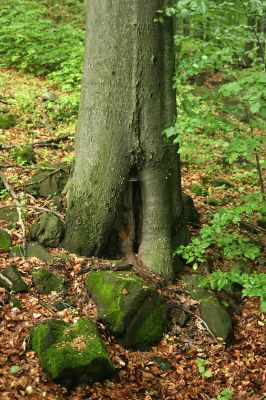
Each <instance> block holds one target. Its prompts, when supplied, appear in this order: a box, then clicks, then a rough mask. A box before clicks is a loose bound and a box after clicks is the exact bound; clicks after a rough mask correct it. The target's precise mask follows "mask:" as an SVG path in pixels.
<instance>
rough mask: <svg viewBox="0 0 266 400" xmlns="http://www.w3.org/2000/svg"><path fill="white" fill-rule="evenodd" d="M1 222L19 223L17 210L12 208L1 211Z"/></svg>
mask: <svg viewBox="0 0 266 400" xmlns="http://www.w3.org/2000/svg"><path fill="white" fill-rule="evenodd" d="M0 220H2V221H7V222H18V212H17V210H16V209H14V208H11V207H6V208H2V209H0Z"/></svg>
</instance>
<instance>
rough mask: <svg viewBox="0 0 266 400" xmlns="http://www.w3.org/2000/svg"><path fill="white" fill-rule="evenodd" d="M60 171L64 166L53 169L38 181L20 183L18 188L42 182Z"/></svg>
mask: <svg viewBox="0 0 266 400" xmlns="http://www.w3.org/2000/svg"><path fill="white" fill-rule="evenodd" d="M60 171H62V168H56V169H53V170H52V171H51V172H50V173H49V174H48V175H45V176H44V177H43V178H42V179H39V180H38V181H34V182H30V183H26V184H25V185H19V186H17V189H18V188H21V187H24V186H26V187H28V186H32V185H36V184H38V183H42V182H43V181H45V180H46V179H47V178H49V177H50V176H51V175H54V174H56V173H57V172H60Z"/></svg>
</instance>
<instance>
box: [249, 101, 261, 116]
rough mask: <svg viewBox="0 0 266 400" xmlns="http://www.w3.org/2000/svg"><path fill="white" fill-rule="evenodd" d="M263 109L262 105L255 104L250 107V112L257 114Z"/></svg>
mask: <svg viewBox="0 0 266 400" xmlns="http://www.w3.org/2000/svg"><path fill="white" fill-rule="evenodd" d="M260 108H261V104H260V103H258V102H257V103H253V104H251V106H250V111H251V112H252V114H256V113H257V112H258V111H259V110H260Z"/></svg>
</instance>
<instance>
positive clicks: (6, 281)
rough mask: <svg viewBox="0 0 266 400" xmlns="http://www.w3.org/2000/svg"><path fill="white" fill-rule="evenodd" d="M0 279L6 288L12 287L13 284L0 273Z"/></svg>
mask: <svg viewBox="0 0 266 400" xmlns="http://www.w3.org/2000/svg"><path fill="white" fill-rule="evenodd" d="M0 279H1V281H3V282H5V284H6V285H7V286H9V287H12V286H13V283H12V282H11V281H10V280H9V279H8V278H7V277H6V276H5V275H3V274H1V272H0Z"/></svg>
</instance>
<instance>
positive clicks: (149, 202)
mask: <svg viewBox="0 0 266 400" xmlns="http://www.w3.org/2000/svg"><path fill="white" fill-rule="evenodd" d="M163 3H164V2H163V1H162V0H154V1H147V2H143V0H134V1H133V0H132V1H130V2H125V1H123V0H102V1H101V2H99V0H90V3H89V5H90V7H89V10H88V15H87V38H86V54H85V66H84V76H83V85H82V95H81V105H80V112H79V126H78V132H77V142H76V161H75V168H74V173H73V178H72V180H71V183H70V190H69V194H68V207H67V218H66V237H65V242H64V245H65V246H66V247H67V248H68V249H70V250H72V251H75V252H78V253H80V254H83V255H101V254H103V253H104V252H105V251H106V248H107V247H108V242H109V241H110V238H111V236H112V232H113V230H114V228H117V229H119V227H121V219H122V218H123V216H124V217H125V215H126V218H128V221H127V223H126V224H124V226H128V230H129V232H128V235H129V242H128V245H126V246H124V249H126V251H127V252H131V251H133V250H134V243H135V246H136V245H137V246H138V245H139V244H140V251H139V257H140V258H141V259H142V261H143V262H144V263H145V264H146V265H147V266H148V267H149V268H150V269H152V270H153V271H155V272H157V273H160V274H161V275H163V276H164V277H165V278H167V279H171V278H172V277H173V268H172V257H171V255H172V245H173V243H174V242H175V239H176V232H175V230H174V226H175V225H176V222H177V220H178V219H179V220H180V218H181V214H182V205H181V195H180V193H181V191H180V171H179V170H178V168H179V165H178V163H177V162H176V149H175V151H173V149H172V146H171V145H164V143H163V140H162V135H161V132H162V130H163V129H164V128H165V127H167V126H170V125H172V124H173V123H174V121H175V112H176V105H175V93H174V91H173V89H172V77H173V73H174V47H173V29H172V28H173V27H172V22H173V21H172V20H170V19H169V20H167V21H166V22H165V23H164V24H158V23H155V22H154V17H155V13H156V11H157V10H159V9H160V8H161V7H162V6H163ZM134 179H136V181H137V182H139V184H138V185H131V184H130V183H129V182H130V181H131V180H134ZM137 187H138V188H139V189H140V192H141V193H140V196H141V202H139V203H138V207H140V204H141V205H142V206H141V207H142V209H141V210H137V212H136V210H135V211H134V207H136V206H135V205H134V204H133V203H134V199H135V197H134V196H135V195H134V188H137ZM125 198H126V201H125ZM123 203H124V204H125V203H126V204H127V209H126V212H123ZM174 203H175V204H174ZM136 215H138V216H140V215H141V218H140V217H138V218H137V219H136V220H135V221H133V220H134V218H135V217H136ZM122 225H123V224H122ZM140 225H141V226H140ZM139 230H141V234H139V233H137V232H139Z"/></svg>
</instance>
